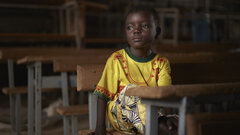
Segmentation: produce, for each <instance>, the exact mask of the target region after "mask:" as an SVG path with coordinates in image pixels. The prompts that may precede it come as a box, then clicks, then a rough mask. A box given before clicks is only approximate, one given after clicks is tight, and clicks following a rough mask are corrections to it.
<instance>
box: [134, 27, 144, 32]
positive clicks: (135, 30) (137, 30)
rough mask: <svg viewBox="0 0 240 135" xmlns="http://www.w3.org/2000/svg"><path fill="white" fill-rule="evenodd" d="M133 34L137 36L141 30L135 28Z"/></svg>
mask: <svg viewBox="0 0 240 135" xmlns="http://www.w3.org/2000/svg"><path fill="white" fill-rule="evenodd" d="M133 32H134V34H139V33H141V32H142V29H141V27H136V28H135V29H134V31H133Z"/></svg>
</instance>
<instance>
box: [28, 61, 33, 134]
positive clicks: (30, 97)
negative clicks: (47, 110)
mask: <svg viewBox="0 0 240 135" xmlns="http://www.w3.org/2000/svg"><path fill="white" fill-rule="evenodd" d="M33 81H34V77H33V66H32V65H29V66H28V134H29V135H33V130H34V129H33V128H34V125H33V121H34V117H33V115H34V106H33V104H34V100H33V99H34V90H33V89H34V86H33Z"/></svg>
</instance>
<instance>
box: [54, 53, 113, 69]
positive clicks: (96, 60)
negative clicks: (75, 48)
mask: <svg viewBox="0 0 240 135" xmlns="http://www.w3.org/2000/svg"><path fill="white" fill-rule="evenodd" d="M109 56H110V55H108V54H101V55H97V56H95V55H85V56H74V57H64V58H56V59H54V62H53V70H54V72H76V69H77V65H79V64H80V65H83V64H105V63H106V61H107V58H108V57H109Z"/></svg>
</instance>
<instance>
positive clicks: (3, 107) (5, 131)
mask: <svg viewBox="0 0 240 135" xmlns="http://www.w3.org/2000/svg"><path fill="white" fill-rule="evenodd" d="M54 95H56V94H52V95H47V97H49V98H48V99H50V100H49V101H45V102H44V103H43V106H45V107H44V108H47V107H48V108H51V109H52V106H54V105H56V104H57V105H58V104H59V99H54V98H53V97H52V96H54ZM45 96H46V95H45ZM0 99H1V102H0V135H11V125H10V108H9V107H10V106H9V98H8V96H7V95H1V94H0ZM26 99H27V98H26V96H22V109H21V111H22V117H21V118H22V119H23V123H24V124H23V126H22V130H21V133H22V135H27V122H26V120H27V119H26V118H27V101H26ZM47 104H48V105H47ZM50 104H51V105H52V106H51V107H49V106H50ZM52 110H55V109H52ZM54 116H57V114H54ZM53 118H54V117H53ZM78 120H79V123H78V126H79V129H88V125H89V124H88V116H87V115H84V116H79V119H78ZM24 121H25V122H24ZM56 134H57V135H63V121H62V119H61V117H59V116H58V118H57V119H56V118H55V119H51V120H49V119H47V120H46V121H44V122H43V123H42V135H56Z"/></svg>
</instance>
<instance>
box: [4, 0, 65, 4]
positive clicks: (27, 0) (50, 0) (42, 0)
mask: <svg viewBox="0 0 240 135" xmlns="http://www.w3.org/2000/svg"><path fill="white" fill-rule="evenodd" d="M63 3H65V0H20V1H19V0H10V1H9V0H1V2H0V4H36V5H61V4H63Z"/></svg>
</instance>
